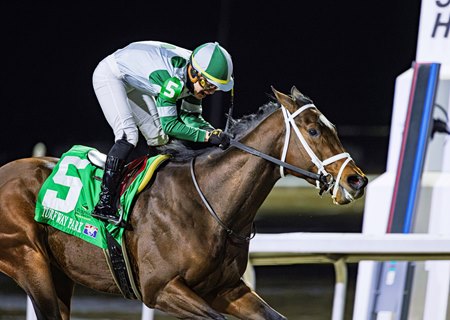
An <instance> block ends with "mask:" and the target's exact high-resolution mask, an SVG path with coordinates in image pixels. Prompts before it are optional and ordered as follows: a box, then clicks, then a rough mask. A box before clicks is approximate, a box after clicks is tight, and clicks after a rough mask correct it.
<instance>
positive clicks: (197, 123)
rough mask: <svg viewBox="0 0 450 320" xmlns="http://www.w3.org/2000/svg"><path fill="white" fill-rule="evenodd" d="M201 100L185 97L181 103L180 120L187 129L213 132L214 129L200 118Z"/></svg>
mask: <svg viewBox="0 0 450 320" xmlns="http://www.w3.org/2000/svg"><path fill="white" fill-rule="evenodd" d="M201 103H202V102H201V100H199V99H197V98H195V97H193V96H187V97H186V98H184V99H183V102H182V103H181V112H180V118H181V120H183V122H184V123H185V124H187V125H188V126H189V127H194V128H200V129H204V130H214V127H213V126H212V125H211V124H210V123H209V122H208V121H206V120H205V119H203V117H202V104H201Z"/></svg>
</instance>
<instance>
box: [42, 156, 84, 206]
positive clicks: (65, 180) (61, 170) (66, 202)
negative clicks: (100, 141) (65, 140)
mask: <svg viewBox="0 0 450 320" xmlns="http://www.w3.org/2000/svg"><path fill="white" fill-rule="evenodd" d="M89 163H90V162H89V160H87V159H81V158H80V157H77V156H66V157H65V158H64V159H62V160H61V162H60V163H59V167H58V171H57V172H56V173H55V175H54V176H53V179H52V180H53V182H54V183H55V184H56V185H61V186H64V187H69V191H68V192H67V196H66V198H65V199H62V198H58V190H52V189H47V191H46V192H45V194H44V197H43V199H42V205H43V206H44V207H47V208H51V209H53V210H56V211H60V212H64V213H69V212H71V211H73V210H74V209H75V206H76V204H77V202H78V198H79V197H80V193H81V189H82V188H83V183H82V182H81V179H80V178H78V177H73V176H68V175H67V171H68V169H69V165H73V166H75V167H76V168H77V169H79V170H82V169H84V168H86V166H87V165H88V164H89ZM56 189H57V186H56Z"/></svg>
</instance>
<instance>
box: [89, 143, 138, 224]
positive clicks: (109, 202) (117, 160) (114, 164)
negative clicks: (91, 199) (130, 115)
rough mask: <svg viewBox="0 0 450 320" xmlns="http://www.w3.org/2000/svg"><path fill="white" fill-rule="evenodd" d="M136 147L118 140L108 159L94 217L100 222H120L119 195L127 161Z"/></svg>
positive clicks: (93, 213)
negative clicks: (117, 204) (118, 211)
mask: <svg viewBox="0 0 450 320" xmlns="http://www.w3.org/2000/svg"><path fill="white" fill-rule="evenodd" d="M133 148H134V146H133V145H132V144H131V143H129V142H127V141H126V140H125V139H121V140H118V141H117V142H116V143H115V144H114V146H113V147H112V148H111V150H110V152H109V153H108V157H107V158H106V164H105V171H104V174H103V180H102V186H101V191H100V197H99V201H98V203H97V205H96V206H95V208H94V211H93V212H92V216H93V217H96V218H98V219H100V220H107V221H112V222H117V221H118V218H119V217H118V216H117V206H116V202H117V193H118V187H119V183H120V178H121V175H122V170H123V168H124V166H125V162H126V159H127V158H128V156H129V154H130V153H131V151H132V150H133Z"/></svg>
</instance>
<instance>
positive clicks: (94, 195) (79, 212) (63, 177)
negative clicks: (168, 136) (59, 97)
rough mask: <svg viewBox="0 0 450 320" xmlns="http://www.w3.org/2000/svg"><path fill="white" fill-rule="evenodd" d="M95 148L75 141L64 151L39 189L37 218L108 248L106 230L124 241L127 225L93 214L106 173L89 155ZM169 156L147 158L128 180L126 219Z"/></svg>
mask: <svg viewBox="0 0 450 320" xmlns="http://www.w3.org/2000/svg"><path fill="white" fill-rule="evenodd" d="M91 150H95V149H94V148H90V147H86V146H81V145H75V146H73V147H72V148H71V149H70V150H69V151H67V152H66V153H64V154H63V155H62V157H61V159H60V160H59V161H58V163H57V164H56V166H55V168H54V169H53V171H52V173H51V175H50V176H49V177H48V178H47V179H46V181H45V182H44V184H43V185H42V188H41V190H40V191H39V195H38V199H37V203H36V211H35V216H34V219H35V220H36V221H37V222H41V223H45V224H48V225H51V226H52V227H54V228H56V229H59V230H61V231H63V232H66V233H68V234H71V235H74V236H76V237H78V238H80V239H83V240H85V241H87V242H89V243H92V244H94V245H96V246H98V247H100V248H103V249H106V248H107V242H106V232H107V231H108V232H109V233H110V234H111V235H112V236H113V237H114V238H115V239H116V240H117V242H118V243H122V236H123V232H124V228H121V227H118V226H116V225H114V224H110V223H108V222H104V221H101V220H98V219H96V218H94V217H92V216H91V212H92V211H93V210H94V207H95V205H96V204H97V202H98V199H99V194H100V186H101V182H102V177H103V169H101V168H98V167H96V166H94V165H93V164H92V163H91V162H90V161H89V160H88V158H87V155H88V153H89V151H91ZM168 158H169V156H167V155H158V156H155V157H152V158H148V159H146V163H145V167H143V170H141V172H140V173H138V174H137V175H136V176H135V177H134V179H133V180H132V181H130V182H128V188H127V189H126V190H125V191H124V192H123V193H122V195H121V196H120V209H119V210H123V220H124V221H127V218H128V215H129V209H130V207H131V205H132V203H133V201H134V198H135V196H136V195H137V194H138V193H139V192H140V191H142V189H143V188H144V187H145V185H146V184H147V183H148V182H149V181H150V179H151V176H152V174H153V173H154V172H155V170H156V169H157V168H158V166H159V165H160V164H161V163H163V162H164V161H165V160H167V159H168Z"/></svg>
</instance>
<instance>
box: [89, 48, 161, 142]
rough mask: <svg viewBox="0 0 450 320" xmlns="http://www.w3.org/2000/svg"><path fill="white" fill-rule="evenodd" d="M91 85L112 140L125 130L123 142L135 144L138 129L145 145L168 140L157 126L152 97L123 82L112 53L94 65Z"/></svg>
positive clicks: (121, 134)
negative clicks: (111, 130) (144, 140)
mask: <svg viewBox="0 0 450 320" xmlns="http://www.w3.org/2000/svg"><path fill="white" fill-rule="evenodd" d="M92 84H93V86H94V90H95V94H96V96H97V99H98V101H99V103H100V106H101V108H102V110H103V114H104V115H105V118H106V120H107V121H108V123H109V125H110V126H111V128H112V129H113V131H114V137H115V141H117V140H119V139H122V137H123V134H124V133H125V134H126V139H127V141H128V142H129V143H131V144H133V145H134V146H136V144H137V142H138V139H139V131H138V128H139V130H140V131H141V133H142V135H143V136H144V137H145V139H146V140H147V144H148V145H149V146H159V145H164V144H166V143H167V142H168V141H169V137H168V136H167V135H166V134H165V133H164V132H163V130H162V128H161V122H160V120H159V115H158V111H157V110H156V103H155V98H154V97H153V96H151V95H148V94H145V93H143V92H141V91H139V90H136V89H134V88H130V87H129V86H127V85H126V83H125V82H124V81H123V77H122V73H121V72H120V70H119V68H118V67H117V63H116V61H115V59H114V56H113V55H110V56H108V57H106V58H105V59H103V60H102V61H101V62H100V63H99V64H98V66H97V68H96V69H95V71H94V74H93V76H92Z"/></svg>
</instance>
